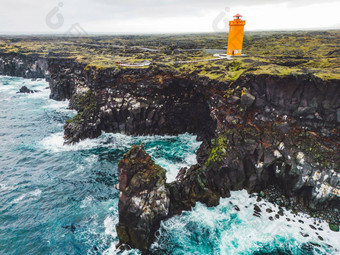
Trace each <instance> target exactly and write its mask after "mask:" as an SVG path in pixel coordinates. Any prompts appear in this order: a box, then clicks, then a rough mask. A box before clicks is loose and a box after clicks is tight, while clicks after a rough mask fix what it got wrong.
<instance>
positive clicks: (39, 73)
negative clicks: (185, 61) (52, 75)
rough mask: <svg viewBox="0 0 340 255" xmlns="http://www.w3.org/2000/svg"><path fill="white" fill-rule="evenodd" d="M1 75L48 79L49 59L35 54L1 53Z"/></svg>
mask: <svg viewBox="0 0 340 255" xmlns="http://www.w3.org/2000/svg"><path fill="white" fill-rule="evenodd" d="M0 75H10V76H17V77H24V78H47V79H48V77H49V72H48V63H47V59H46V58H44V57H40V56H38V55H34V54H28V55H23V54H16V53H1V55H0Z"/></svg>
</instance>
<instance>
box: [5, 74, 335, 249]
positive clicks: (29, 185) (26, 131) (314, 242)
mask: <svg viewBox="0 0 340 255" xmlns="http://www.w3.org/2000/svg"><path fill="white" fill-rule="evenodd" d="M23 85H26V86H27V87H28V88H30V89H36V90H40V92H38V93H34V94H17V93H16V92H17V91H18V90H19V89H20V88H21V86H23ZM46 87H48V83H46V82H45V81H44V80H36V81H31V80H29V79H23V78H14V77H5V76H0V254H1V255H2V254H122V253H121V252H120V251H119V250H116V249H115V245H116V244H117V242H118V238H117V234H116V231H115V225H116V224H117V222H118V191H117V190H116V189H115V188H114V185H115V184H116V183H117V182H118V168H117V163H118V162H119V160H120V158H121V157H122V156H123V154H124V153H125V152H127V151H128V150H129V148H130V147H131V145H133V144H140V143H141V142H143V143H144V144H145V147H146V149H147V152H149V153H150V154H151V156H152V157H153V159H154V160H155V161H156V163H158V164H160V165H161V166H163V167H164V168H165V169H166V170H167V178H168V180H169V181H173V180H175V177H176V174H177V172H178V171H179V169H180V168H181V167H183V166H190V165H192V164H195V163H196V157H195V153H196V150H197V149H198V147H199V145H200V143H199V142H197V141H196V137H195V136H193V135H190V134H183V135H179V136H148V137H131V136H125V135H121V134H106V133H103V134H102V135H101V136H100V137H99V138H97V139H93V140H84V141H82V142H80V143H78V144H76V145H65V146H64V145H63V125H64V123H65V120H67V119H70V118H72V117H73V116H74V115H75V112H74V111H72V110H68V109H67V106H68V102H67V101H65V102H57V101H53V100H51V99H49V89H48V88H46ZM255 200H256V198H255V197H250V196H249V194H247V192H246V191H236V192H232V196H231V197H230V198H227V199H221V204H220V205H219V206H217V207H215V208H207V207H206V206H204V205H202V204H200V203H198V204H197V206H196V207H195V208H193V210H192V211H191V212H184V213H183V214H182V215H180V216H176V217H174V218H171V219H169V220H167V221H165V222H162V224H161V228H160V230H159V232H158V233H157V239H156V241H155V243H154V244H153V245H152V250H153V251H154V252H155V253H156V254H228V255H229V254H340V233H335V232H331V231H330V230H329V228H328V225H327V223H325V222H319V221H317V222H316V221H315V220H314V219H311V218H309V217H308V216H307V215H303V214H299V215H293V214H291V213H289V212H286V211H285V216H284V217H280V219H277V220H275V221H270V220H269V219H268V217H269V213H267V212H266V211H265V209H266V208H271V209H272V210H274V211H277V210H278V208H277V207H276V206H275V205H273V204H270V203H267V202H260V205H261V208H262V216H261V217H260V218H258V217H255V216H253V204H254V203H255V202H256V201H255ZM235 205H237V207H238V208H239V209H240V210H236V209H235V208H236V207H235ZM287 218H289V219H290V221H288V220H287ZM299 220H300V221H303V223H301V222H299ZM310 224H314V225H316V226H317V227H318V228H320V229H322V230H317V231H315V230H313V229H312V228H310V227H309V225H310ZM318 236H321V237H322V239H323V241H322V240H320V238H319V237H318ZM124 254H139V252H138V251H136V250H132V251H126V252H124Z"/></svg>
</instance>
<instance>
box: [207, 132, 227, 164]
mask: <svg viewBox="0 0 340 255" xmlns="http://www.w3.org/2000/svg"><path fill="white" fill-rule="evenodd" d="M212 145H213V147H212V148H211V150H210V153H209V158H208V160H207V162H206V164H207V165H209V164H211V163H215V162H220V161H221V160H222V159H223V157H224V156H226V155H227V153H228V150H229V141H228V139H227V136H226V135H220V136H218V137H217V138H216V139H213V140H212Z"/></svg>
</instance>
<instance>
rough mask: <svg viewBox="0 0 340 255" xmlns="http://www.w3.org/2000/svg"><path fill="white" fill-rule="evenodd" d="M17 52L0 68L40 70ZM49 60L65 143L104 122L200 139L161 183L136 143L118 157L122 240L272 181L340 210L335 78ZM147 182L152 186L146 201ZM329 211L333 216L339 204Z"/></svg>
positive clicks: (312, 204)
mask: <svg viewBox="0 0 340 255" xmlns="http://www.w3.org/2000/svg"><path fill="white" fill-rule="evenodd" d="M32 59H34V58H32ZM11 61H12V62H13V61H14V63H12V62H11ZM18 61H19V62H20V60H18V59H17V58H16V57H15V56H1V57H0V74H10V75H18V76H24V77H29V75H32V76H34V75H36V76H38V75H42V73H41V72H40V71H39V70H42V69H41V68H40V69H39V68H38V69H37V68H36V69H34V68H33V67H32V66H33V65H32V63H30V62H29V61H28V60H27V61H28V62H27V63H26V64H24V65H26V71H27V70H28V72H26V71H24V69H23V68H21V66H20V64H18V63H19V62H18ZM22 61H26V60H22ZM32 61H33V63H38V62H39V61H42V60H39V59H35V60H32ZM37 61H38V62H37ZM4 63H5V64H4ZM10 63H12V64H10ZM24 63H25V62H24ZM39 63H40V62H39ZM44 63H45V62H44ZM46 63H47V67H46V68H47V69H46V70H45V71H46V72H48V73H49V75H48V76H49V77H50V88H51V98H52V99H56V100H65V99H70V107H71V108H73V109H76V110H77V111H78V114H77V115H76V116H75V117H74V118H73V119H72V120H69V121H67V122H66V124H65V142H66V143H74V142H78V141H80V140H82V139H85V138H95V137H98V136H100V134H101V133H102V132H103V131H104V132H119V133H125V134H130V135H146V134H149V135H151V134H159V135H165V134H170V135H176V134H180V133H185V132H189V133H193V134H196V135H197V138H198V139H199V140H200V141H202V145H201V146H200V148H199V150H198V152H197V161H198V163H197V164H196V165H194V166H191V167H189V168H183V169H181V170H180V172H179V174H178V176H177V180H176V181H175V182H172V183H168V184H166V185H165V184H164V183H165V177H164V176H163V175H157V174H156V176H157V178H156V179H153V178H151V179H150V178H148V176H149V173H154V172H155V169H158V170H157V171H156V172H159V173H161V172H162V173H163V172H164V171H163V170H161V169H160V168H158V167H157V166H155V165H154V163H153V162H152V161H151V159H150V158H149V156H148V155H146V154H145V151H144V150H143V149H142V147H138V146H137V147H133V148H132V150H131V151H130V152H129V153H128V154H127V155H126V156H125V157H124V159H123V160H122V161H121V163H120V183H119V189H120V191H121V196H120V202H119V212H120V223H119V224H118V227H117V232H118V234H119V238H120V241H121V242H122V243H126V244H129V245H130V246H132V247H137V248H139V249H141V250H144V251H145V250H147V248H148V246H149V245H150V243H151V242H152V238H153V233H154V231H155V229H157V226H158V224H159V221H160V220H162V219H164V218H167V217H170V216H172V215H174V214H179V213H181V212H182V211H183V210H190V209H191V207H192V206H194V205H195V204H196V202H198V201H200V202H202V203H205V204H206V205H208V206H215V205H217V204H218V203H219V199H220V198H221V197H227V196H229V194H230V191H231V190H240V189H247V190H248V191H249V192H260V191H262V190H264V189H266V188H267V187H269V186H272V185H275V186H276V187H278V188H280V189H281V190H282V192H283V195H284V196H285V197H286V198H287V201H288V202H287V203H286V204H284V206H287V207H289V206H294V205H296V204H301V205H303V206H305V207H306V208H308V210H309V211H310V212H311V213H312V212H313V213H314V212H317V211H320V210H323V211H325V212H326V211H329V210H334V211H335V209H337V210H338V212H339V211H340V129H339V128H340V81H339V80H322V79H320V78H317V77H315V76H313V75H311V74H302V75H286V76H279V75H266V74H262V75H255V74H253V73H252V72H245V73H244V74H243V75H241V76H240V77H239V78H238V79H237V80H236V81H229V82H219V81H216V80H211V79H209V78H207V77H199V76H198V75H196V74H194V73H191V74H187V75H184V74H180V73H178V72H175V71H173V69H172V70H169V69H168V68H167V67H166V66H160V65H157V66H153V65H151V66H150V67H148V68H140V69H134V68H122V69H119V68H107V69H101V68H95V67H88V66H86V65H83V64H80V63H77V62H75V61H74V60H71V59H62V58H51V59H47V60H46ZM16 68H19V69H18V71H16ZM30 70H31V71H30ZM32 70H36V71H37V73H35V74H34V75H33V71H32ZM25 75H26V76H25ZM45 77H46V76H45ZM136 159H138V160H136ZM142 173H143V174H142ZM144 173H145V175H144ZM160 176H163V177H160ZM137 179H138V180H139V181H138V182H137ZM137 183H138V185H137ZM131 185H132V186H131ZM132 188H133V189H132ZM145 191H150V192H151V193H152V194H153V197H152V199H151V200H150V196H149V195H150V193H148V192H145ZM159 203H160V204H159ZM144 205H145V206H146V207H145V208H146V209H147V210H146V209H145V208H144V207H143V206H144ZM160 208H162V209H160ZM144 209H145V210H146V211H147V212H148V213H147V214H145V212H144ZM149 209H150V210H149ZM150 211H151V212H150ZM125 213H127V214H125ZM126 215H128V216H126ZM143 215H144V216H143ZM142 216H143V217H142ZM129 219H130V220H131V219H133V220H131V222H133V223H131V222H129ZM329 220H330V221H331V223H336V224H339V221H340V216H339V213H337V214H336V215H335V216H334V217H333V218H331V219H329ZM141 236H142V239H143V240H142V239H140V238H139V237H141Z"/></svg>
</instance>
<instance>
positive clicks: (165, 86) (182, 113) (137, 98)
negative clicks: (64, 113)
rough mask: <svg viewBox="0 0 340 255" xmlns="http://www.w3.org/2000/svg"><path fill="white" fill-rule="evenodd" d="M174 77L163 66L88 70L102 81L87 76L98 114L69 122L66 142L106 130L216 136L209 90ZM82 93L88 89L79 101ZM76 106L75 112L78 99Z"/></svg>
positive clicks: (78, 89)
mask: <svg viewBox="0 0 340 255" xmlns="http://www.w3.org/2000/svg"><path fill="white" fill-rule="evenodd" d="M173 75H174V74H172V75H171V73H167V72H164V71H163V70H161V69H158V68H150V69H148V70H138V69H137V70H134V69H130V70H121V71H118V70H115V69H111V70H110V69H106V70H102V71H101V70H93V69H89V70H87V77H101V78H100V79H98V78H97V79H92V78H88V79H89V83H88V84H90V85H89V87H88V89H90V90H91V91H92V94H93V95H94V97H95V98H96V102H97V108H96V114H95V116H87V115H82V116H78V117H82V120H81V122H77V123H75V122H74V121H71V122H69V123H67V124H66V125H65V137H66V141H67V142H69V143H72V142H77V141H79V140H81V139H84V138H87V137H90V138H93V137H96V136H99V135H100V134H101V131H105V132H119V133H124V134H129V135H155V134H157V135H176V134H181V133H185V132H189V133H195V134H197V135H198V136H199V137H200V139H204V138H208V137H213V136H214V131H215V128H216V124H215V122H214V120H213V119H212V118H211V117H210V113H211V109H210V106H209V104H208V101H209V94H207V93H205V94H203V93H201V92H200V90H201V89H204V87H202V88H199V89H198V88H197V85H196V84H195V83H192V82H189V81H188V80H187V79H183V78H180V77H179V78H176V77H175V76H173ZM106 77H107V78H106ZM104 78H105V79H104ZM83 91H84V87H81V86H77V92H75V94H77V95H78V98H81V97H82V96H83V95H84V94H83ZM71 102H73V105H74V106H75V108H76V107H77V103H76V102H77V98H76V97H73V98H72V99H71ZM78 108H79V107H78ZM80 108H81V107H80ZM90 123H91V124H90Z"/></svg>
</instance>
